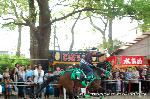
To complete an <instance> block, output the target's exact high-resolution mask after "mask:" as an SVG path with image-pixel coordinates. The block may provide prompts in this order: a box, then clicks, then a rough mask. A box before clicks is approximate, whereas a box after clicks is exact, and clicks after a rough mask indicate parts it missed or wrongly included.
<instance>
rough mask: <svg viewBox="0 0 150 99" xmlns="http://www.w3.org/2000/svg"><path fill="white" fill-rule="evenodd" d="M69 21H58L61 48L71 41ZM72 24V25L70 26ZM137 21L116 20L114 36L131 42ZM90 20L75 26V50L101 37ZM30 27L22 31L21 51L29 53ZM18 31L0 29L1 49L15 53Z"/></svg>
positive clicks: (51, 46) (64, 47) (93, 42)
mask: <svg viewBox="0 0 150 99" xmlns="http://www.w3.org/2000/svg"><path fill="white" fill-rule="evenodd" d="M72 24H73V23H72V22H69V23H58V24H57V28H58V29H57V30H56V35H57V37H58V43H59V45H60V49H61V50H68V49H69V46H70V43H71V26H72ZM69 26H70V27H69ZM136 27H137V23H136V22H131V21H130V20H129V19H128V18H124V19H122V20H115V21H114V22H113V38H117V39H119V40H121V41H123V42H131V41H132V40H133V39H135V38H136V36H137V35H136V29H135V28H136ZM91 28H92V27H91V25H90V23H89V21H87V20H82V21H78V23H77V24H76V27H75V44H74V50H78V49H81V48H83V47H94V46H97V45H98V44H99V43H100V42H102V39H101V33H99V32H98V31H93V30H92V29H91ZM29 38H30V37H29V28H28V27H24V28H23V31H22V46H21V53H22V54H26V55H27V56H28V55H29V46H30V45H29V43H30V39H29ZM17 40H18V31H17V29H16V30H14V31H10V30H8V29H6V28H5V29H0V51H11V52H13V53H15V51H16V48H17ZM51 42H53V32H52V36H51ZM50 49H51V50H53V49H54V47H53V44H52V43H51V44H50ZM56 50H57V48H56Z"/></svg>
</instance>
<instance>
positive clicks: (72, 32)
mask: <svg viewBox="0 0 150 99" xmlns="http://www.w3.org/2000/svg"><path fill="white" fill-rule="evenodd" d="M80 15H81V13H79V15H78V17H77V19H76V20H75V22H74V24H73V26H72V28H71V34H72V37H71V38H72V42H71V44H70V48H69V51H72V49H73V45H74V34H75V33H74V28H75V25H76V23H77V21H78V20H79V18H80Z"/></svg>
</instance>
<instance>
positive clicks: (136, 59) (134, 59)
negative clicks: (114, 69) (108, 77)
mask: <svg viewBox="0 0 150 99" xmlns="http://www.w3.org/2000/svg"><path fill="white" fill-rule="evenodd" d="M121 64H122V65H142V64H144V56H122V59H121Z"/></svg>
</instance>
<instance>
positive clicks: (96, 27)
mask: <svg viewBox="0 0 150 99" xmlns="http://www.w3.org/2000/svg"><path fill="white" fill-rule="evenodd" d="M89 18H90V23H91V25H92V26H93V27H94V28H95V29H97V30H99V31H100V32H101V33H102V35H105V34H104V30H102V29H101V28H99V27H98V26H96V25H95V24H94V23H93V21H92V18H91V17H89Z"/></svg>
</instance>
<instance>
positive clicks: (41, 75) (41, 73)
mask: <svg viewBox="0 0 150 99" xmlns="http://www.w3.org/2000/svg"><path fill="white" fill-rule="evenodd" d="M43 77H44V71H43V70H41V72H40V73H38V79H37V83H43V79H44V78H43Z"/></svg>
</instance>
